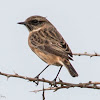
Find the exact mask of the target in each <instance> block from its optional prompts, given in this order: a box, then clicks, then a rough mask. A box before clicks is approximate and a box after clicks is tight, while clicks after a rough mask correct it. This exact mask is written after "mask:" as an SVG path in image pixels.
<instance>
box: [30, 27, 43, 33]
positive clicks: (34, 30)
mask: <svg viewBox="0 0 100 100" xmlns="http://www.w3.org/2000/svg"><path fill="white" fill-rule="evenodd" d="M39 30H41V27H40V28H37V29H33V30H32V31H30V33H33V32H37V31H39Z"/></svg>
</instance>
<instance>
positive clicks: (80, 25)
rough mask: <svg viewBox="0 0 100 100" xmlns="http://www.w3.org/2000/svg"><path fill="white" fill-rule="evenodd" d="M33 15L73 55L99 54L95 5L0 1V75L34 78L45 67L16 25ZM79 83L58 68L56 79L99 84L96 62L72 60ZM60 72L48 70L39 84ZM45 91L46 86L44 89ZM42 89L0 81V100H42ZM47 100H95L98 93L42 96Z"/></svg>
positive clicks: (83, 0)
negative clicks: (55, 32) (42, 20)
mask: <svg viewBox="0 0 100 100" xmlns="http://www.w3.org/2000/svg"><path fill="white" fill-rule="evenodd" d="M32 15H41V16H44V17H47V19H48V20H50V21H51V22H52V23H53V24H54V25H55V26H56V28H57V29H58V31H59V32H60V33H61V34H62V35H63V37H64V39H65V40H66V41H67V43H68V44H69V46H70V48H71V50H72V51H73V52H75V53H76V52H77V53H79V52H80V53H83V52H86V51H87V52H89V53H94V52H97V53H100V0H26V1H25V0H2V1H0V71H2V72H6V73H12V74H14V72H16V73H18V74H20V75H24V76H29V77H35V76H36V75H37V74H38V73H39V72H40V71H41V70H42V69H43V68H44V67H45V66H46V65H47V64H45V63H44V62H43V61H41V60H40V59H39V58H38V57H37V56H36V55H35V54H34V53H33V52H32V51H31V50H30V48H29V46H28V30H27V29H26V28H25V27H24V26H21V25H18V24H17V22H20V21H24V20H25V19H26V18H27V17H29V16H32ZM73 59H74V61H73V62H72V64H73V66H74V67H75V69H76V70H77V72H78V73H79V77H78V78H73V77H71V76H70V75H69V73H68V71H67V70H66V68H65V67H63V69H62V71H61V73H60V75H59V77H60V78H61V79H62V80H63V81H66V82H73V83H80V82H88V81H94V82H95V81H98V82H100V57H93V58H90V57H86V56H82V57H78V56H74V58H73ZM58 70H59V68H58V67H56V66H50V67H49V68H48V69H47V70H46V71H45V72H44V73H43V74H42V75H41V76H40V78H42V77H43V78H46V79H49V80H53V79H54V77H55V76H56V74H57V71H58ZM46 87H48V85H47V84H45V88H46ZM37 89H42V83H41V84H40V85H39V86H37V87H36V86H35V84H34V83H32V82H28V81H25V80H23V79H18V78H10V79H8V81H7V78H6V77H3V76H0V95H3V96H5V97H6V98H0V100H42V92H39V93H37V94H35V93H33V92H29V91H33V90H37ZM45 97H46V100H73V99H74V100H94V99H95V100H99V99H100V90H94V89H81V88H70V89H62V90H59V91H57V92H53V91H46V92H45Z"/></svg>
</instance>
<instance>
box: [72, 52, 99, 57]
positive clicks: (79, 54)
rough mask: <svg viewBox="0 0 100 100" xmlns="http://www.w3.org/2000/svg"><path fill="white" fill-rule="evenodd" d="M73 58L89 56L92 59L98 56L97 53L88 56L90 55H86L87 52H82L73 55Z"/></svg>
mask: <svg viewBox="0 0 100 100" xmlns="http://www.w3.org/2000/svg"><path fill="white" fill-rule="evenodd" d="M73 55H74V56H90V57H93V56H100V54H98V53H96V52H95V53H94V54H90V53H87V52H84V53H73Z"/></svg>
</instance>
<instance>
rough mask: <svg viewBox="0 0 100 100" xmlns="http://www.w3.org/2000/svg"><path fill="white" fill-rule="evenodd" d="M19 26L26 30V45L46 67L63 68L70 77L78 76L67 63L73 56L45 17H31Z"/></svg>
mask: <svg viewBox="0 0 100 100" xmlns="http://www.w3.org/2000/svg"><path fill="white" fill-rule="evenodd" d="M19 24H24V25H25V26H26V27H27V28H28V30H29V38H28V44H29V46H30V48H31V50H32V51H33V52H34V53H35V54H36V55H37V56H38V57H40V58H41V59H42V60H43V61H44V62H46V63H47V64H48V65H56V66H65V67H66V68H67V69H68V71H69V73H70V74H71V76H73V77H76V76H78V74H77V72H76V71H75V69H74V68H73V66H72V65H71V63H70V62H69V60H72V56H73V55H72V52H71V50H70V48H69V46H68V44H67V43H66V41H65V40H64V39H63V37H62V36H61V34H60V33H59V32H58V31H57V30H56V28H55V27H54V26H53V25H52V24H51V23H50V22H49V21H48V20H47V19H46V18H45V17H42V16H31V17H29V18H28V19H26V21H25V22H20V23H19Z"/></svg>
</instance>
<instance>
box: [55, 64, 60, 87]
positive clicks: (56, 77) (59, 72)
mask: <svg viewBox="0 0 100 100" xmlns="http://www.w3.org/2000/svg"><path fill="white" fill-rule="evenodd" d="M61 69H62V66H61V67H60V69H59V71H58V73H57V75H56V77H55V78H54V80H53V82H54V86H56V79H57V77H58V75H59V73H60V71H61Z"/></svg>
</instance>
